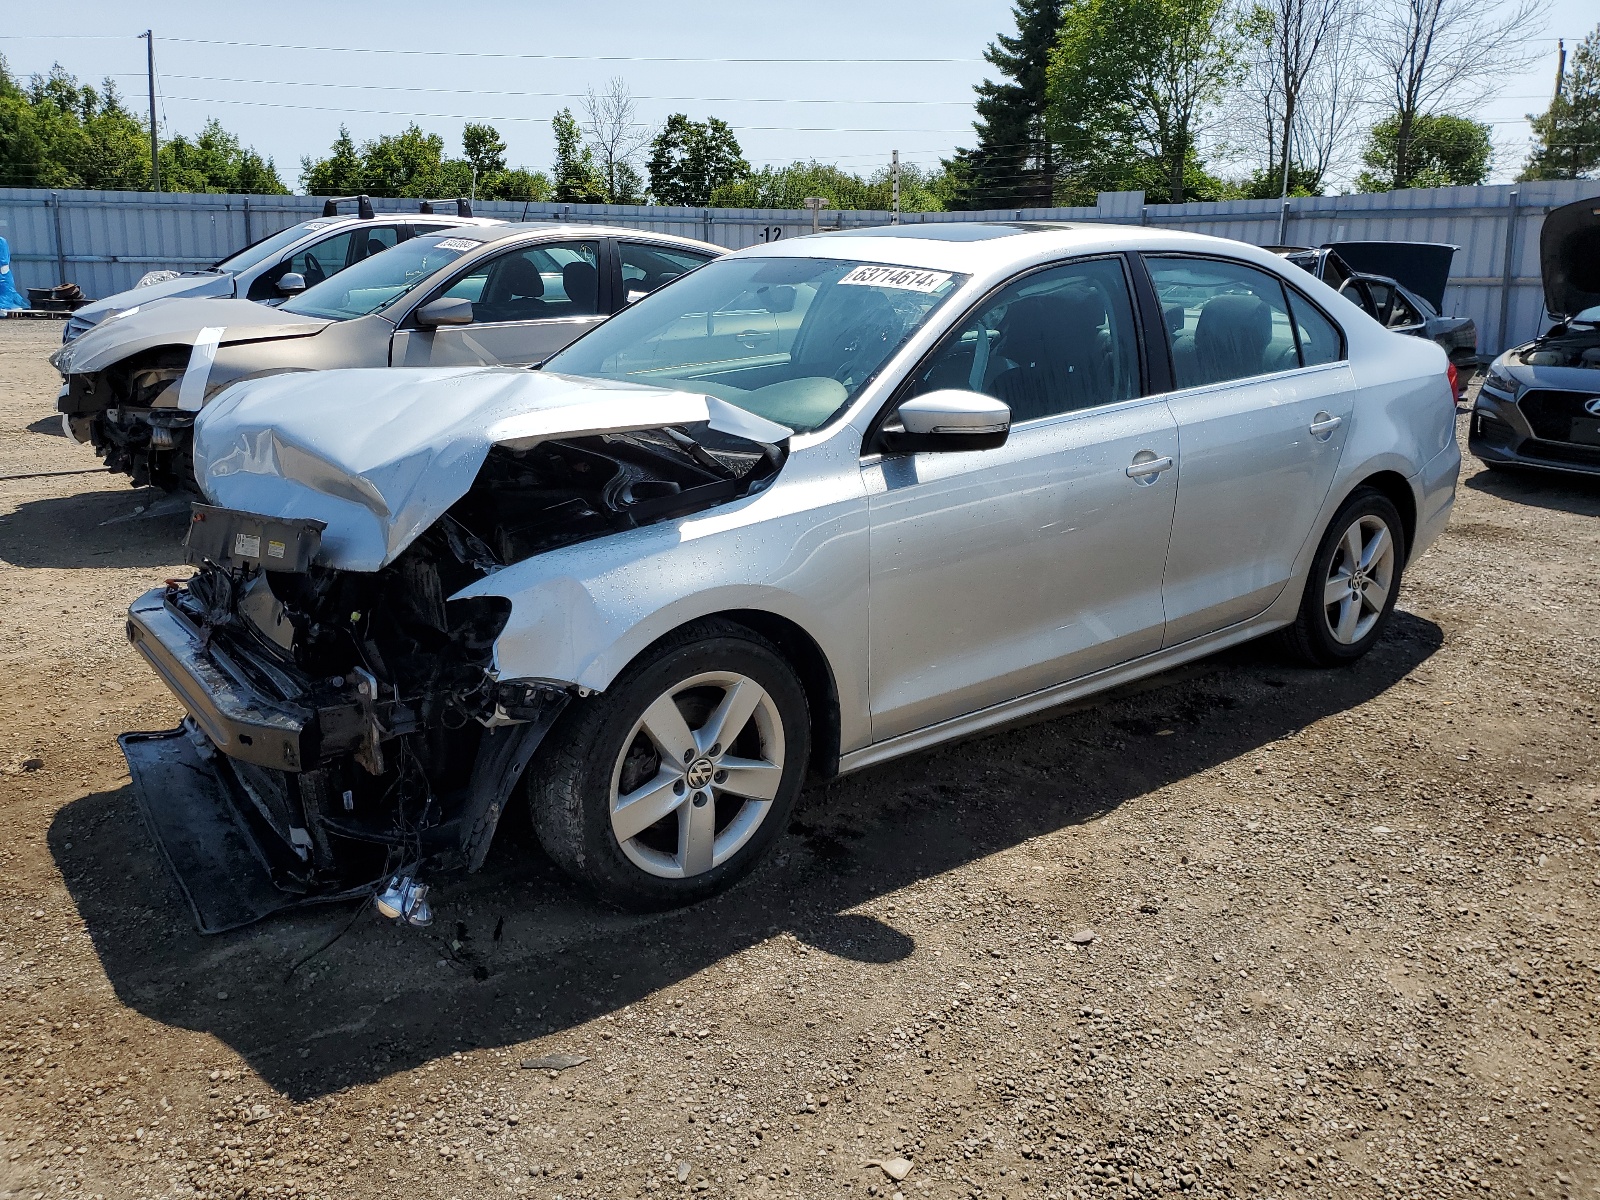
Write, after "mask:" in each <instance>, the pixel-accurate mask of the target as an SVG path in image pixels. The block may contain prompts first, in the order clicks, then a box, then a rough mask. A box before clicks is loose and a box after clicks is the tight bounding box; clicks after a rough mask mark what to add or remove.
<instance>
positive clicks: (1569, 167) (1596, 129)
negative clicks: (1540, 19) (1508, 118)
mask: <svg viewBox="0 0 1600 1200" xmlns="http://www.w3.org/2000/svg"><path fill="white" fill-rule="evenodd" d="M1528 120H1529V121H1530V122H1531V123H1532V125H1533V134H1534V137H1536V138H1537V139H1538V141H1537V142H1536V143H1535V145H1534V148H1533V153H1532V154H1530V155H1529V156H1528V163H1527V165H1526V166H1525V167H1523V168H1522V175H1521V178H1523V179H1590V178H1593V177H1594V175H1595V172H1596V169H1597V168H1600V26H1596V27H1595V29H1594V31H1593V32H1591V33H1590V34H1589V36H1588V37H1586V38H1584V39H1583V44H1582V45H1581V46H1579V47H1578V49H1577V52H1576V53H1575V54H1573V56H1572V63H1571V65H1570V66H1569V67H1568V68H1567V70H1566V72H1565V74H1564V76H1563V78H1562V80H1561V87H1560V91H1559V94H1558V95H1557V96H1556V97H1555V99H1554V100H1552V101H1551V102H1550V107H1549V108H1547V109H1545V110H1544V112H1542V113H1540V114H1539V115H1538V116H1532V115H1530V116H1529V117H1528Z"/></svg>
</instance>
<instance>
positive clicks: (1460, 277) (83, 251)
mask: <svg viewBox="0 0 1600 1200" xmlns="http://www.w3.org/2000/svg"><path fill="white" fill-rule="evenodd" d="M1588 196H1600V181H1595V180H1576V181H1559V182H1549V183H1526V184H1502V185H1497V186H1493V187H1459V188H1434V189H1418V190H1414V191H1404V192H1385V193H1379V194H1373V195H1356V196H1317V197H1310V198H1303V199H1296V200H1292V201H1290V203H1289V209H1288V213H1287V216H1286V217H1284V226H1285V229H1284V234H1283V240H1284V241H1286V242H1289V243H1294V244H1299V245H1311V246H1315V245H1318V244H1320V243H1322V242H1328V241H1342V240H1352V241H1354V240H1363V241H1364V240H1390V239H1392V240H1401V241H1421V242H1449V243H1452V244H1454V245H1456V246H1459V247H1461V250H1460V252H1459V253H1458V254H1457V255H1456V257H1455V262H1454V264H1453V266H1452V268H1451V279H1450V287H1449V289H1448V290H1447V292H1446V293H1445V309H1446V311H1448V312H1454V313H1461V314H1464V315H1468V316H1471V317H1472V318H1473V319H1474V320H1476V321H1477V324H1478V348H1479V350H1480V351H1482V352H1485V353H1493V352H1495V351H1498V350H1500V349H1502V348H1504V347H1505V346H1507V345H1514V344H1516V343H1517V342H1520V341H1524V340H1526V339H1527V338H1530V337H1532V336H1533V335H1534V334H1536V333H1538V332H1539V330H1540V328H1541V325H1542V323H1543V321H1544V300H1543V295H1542V292H1541V289H1540V284H1539V230H1540V227H1541V226H1542V225H1543V223H1544V214H1545V213H1547V212H1548V211H1550V210H1551V209H1552V208H1558V207H1560V206H1561V205H1563V204H1568V203H1571V202H1572V201H1574V200H1580V199H1583V198H1585V197H1588ZM373 207H374V208H375V209H377V210H378V211H379V212H415V211H416V208H417V206H416V201H414V200H374V201H373ZM443 207H444V206H441V208H442V210H443ZM321 211H322V200H321V199H319V198H317V197H315V196H212V195H192V194H182V193H162V194H156V193H151V192H82V191H63V192H51V191H46V190H41V189H33V188H0V235H3V236H4V237H6V238H7V239H8V240H9V241H10V243H11V257H12V262H13V263H14V268H13V269H14V270H15V272H16V275H17V286H18V288H24V287H46V286H49V285H51V284H54V283H58V282H61V281H62V280H71V281H72V282H74V283H76V284H77V285H78V286H79V287H81V288H82V289H83V290H84V292H85V293H86V294H88V295H90V296H96V297H98V296H106V295H110V294H111V293H113V292H117V291H121V290H123V289H124V288H128V287H131V286H132V285H133V283H134V281H135V280H137V279H138V278H139V276H141V275H143V274H144V273H145V272H146V271H152V270H160V269H168V270H191V271H192V270H198V269H201V268H203V267H205V266H207V265H208V264H210V263H213V262H215V261H217V260H218V259H220V258H223V257H225V256H226V255H228V254H229V253H231V252H232V251H234V250H236V249H238V248H239V247H240V246H243V245H245V244H247V243H248V242H251V241H254V240H256V239H257V238H261V237H265V236H266V235H267V234H269V233H273V232H275V231H277V230H279V229H282V228H284V227H285V226H288V225H292V224H294V223H296V222H297V221H304V220H306V219H308V218H310V217H314V216H317V215H319V214H320V213H321ZM475 211H476V212H477V213H478V215H480V216H492V217H502V218H508V219H511V220H518V219H524V220H573V221H583V222H589V223H595V224H606V225H622V226H633V227H636V228H640V229H654V230H659V231H661V232H665V233H676V234H682V235H684V236H686V237H695V238H701V239H703V240H705V241H709V242H715V243H717V244H718V245H722V246H727V247H729V248H730V249H739V248H741V247H744V246H750V245H754V244H755V243H757V242H762V241H772V240H775V239H777V238H780V237H795V236H798V235H800V234H802V233H809V232H810V231H811V228H812V216H811V214H810V213H809V212H804V211H795V210H789V209H698V208H657V207H642V206H630V205H605V204H519V203H512V202H506V201H496V202H488V201H485V202H480V203H479V204H477V205H476V206H475ZM1283 216H1284V215H1283V214H1282V212H1281V209H1280V205H1279V203H1278V202H1277V201H1275V200H1236V201H1229V202H1226V203H1221V204H1151V205H1147V204H1145V203H1144V195H1143V193H1141V192H1107V193H1102V194H1101V196H1100V203H1099V205H1098V207H1096V208H1051V209H1014V210H1013V209H1008V210H1004V211H998V212H952V213H907V214H905V215H904V216H902V218H901V220H902V221H903V222H905V223H907V224H910V223H914V222H919V221H928V222H933V221H979V220H986V219H987V220H994V219H1004V220H1014V219H1017V218H1022V219H1031V220H1057V221H1061V220H1071V221H1122V222H1126V223H1130V224H1144V225H1157V226H1162V227H1167V228H1176V229H1187V230H1191V231H1193V232H1196V233H1208V234H1212V235H1215V236H1217V237H1228V238H1236V239H1238V240H1240V241H1244V242H1253V243H1255V244H1257V245H1271V244H1273V243H1275V242H1277V241H1278V240H1279V236H1278V226H1279V221H1280V217H1283ZM888 220H889V214H888V213H885V212H864V211H854V210H843V211H838V212H835V211H831V210H829V211H824V212H823V213H822V214H821V222H820V225H821V228H824V229H836V228H840V227H843V228H858V227H862V226H869V225H882V224H885V223H887V222H888Z"/></svg>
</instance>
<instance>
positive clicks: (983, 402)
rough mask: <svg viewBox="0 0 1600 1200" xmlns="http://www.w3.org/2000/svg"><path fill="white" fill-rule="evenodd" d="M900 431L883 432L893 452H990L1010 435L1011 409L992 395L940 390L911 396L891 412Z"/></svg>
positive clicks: (1003, 442)
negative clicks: (894, 411)
mask: <svg viewBox="0 0 1600 1200" xmlns="http://www.w3.org/2000/svg"><path fill="white" fill-rule="evenodd" d="M895 417H896V418H897V419H898V420H899V423H900V426H901V428H899V429H894V428H888V429H885V430H884V431H883V446H884V449H886V450H888V451H890V452H893V453H910V454H917V453H925V452H929V451H938V450H993V449H994V448H995V447H997V446H1003V445H1005V443H1006V438H1007V437H1009V436H1010V434H1011V407H1010V405H1008V404H1005V403H1004V402H1003V401H1000V400H996V399H995V398H994V397H993V396H985V395H983V394H982V393H981V392H968V391H963V390H961V389H959V388H944V389H941V390H940V391H937V392H927V393H925V394H923V395H921V396H913V397H912V398H911V399H909V400H907V401H906V402H905V403H904V404H902V405H901V406H900V407H899V409H898V410H897V411H896V413H895Z"/></svg>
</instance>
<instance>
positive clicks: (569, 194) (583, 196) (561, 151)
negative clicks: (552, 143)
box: [550, 108, 606, 204]
mask: <svg viewBox="0 0 1600 1200" xmlns="http://www.w3.org/2000/svg"><path fill="white" fill-rule="evenodd" d="M550 126H551V128H552V129H553V130H554V132H555V136H556V161H555V165H554V167H553V168H552V169H551V172H550V173H551V175H552V177H553V178H552V180H551V185H552V199H554V200H557V201H560V202H561V203H563V204H604V203H605V200H606V185H605V180H604V179H602V178H601V177H600V171H599V169H598V168H596V166H595V165H594V153H593V152H592V151H591V150H590V149H589V148H588V147H587V146H585V145H584V144H583V131H582V130H580V129H579V128H578V122H577V119H576V118H575V117H573V115H572V110H571V109H570V108H563V109H562V110H561V111H560V112H558V113H557V114H556V115H555V117H554V118H553V119H552V120H551V122H550Z"/></svg>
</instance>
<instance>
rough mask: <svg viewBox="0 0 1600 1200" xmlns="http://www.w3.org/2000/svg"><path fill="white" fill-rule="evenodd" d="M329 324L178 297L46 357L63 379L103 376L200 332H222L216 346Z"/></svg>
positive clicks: (260, 307) (247, 305)
mask: <svg viewBox="0 0 1600 1200" xmlns="http://www.w3.org/2000/svg"><path fill="white" fill-rule="evenodd" d="M332 323H333V322H331V321H328V320H325V319H322V318H318V317H302V316H298V315H296V314H294V313H286V312H283V311H282V310H280V309H276V308H269V307H267V306H266V305H264V304H256V303H254V302H253V301H250V300H213V299H205V298H201V299H187V298H177V299H170V300H155V301H151V302H150V303H148V304H136V305H134V306H133V307H132V308H128V309H124V310H123V311H122V312H121V313H116V314H112V315H110V316H107V317H106V318H104V319H103V320H101V321H100V322H99V323H98V324H96V325H95V327H94V328H93V329H90V330H89V331H88V332H86V333H85V334H83V336H82V337H80V338H78V339H77V340H76V341H73V342H70V343H68V344H67V345H65V346H63V347H61V349H59V350H57V351H56V352H55V353H54V354H53V355H51V356H50V363H51V365H52V366H54V367H55V368H56V370H58V371H60V372H61V373H62V374H63V375H77V374H83V373H85V372H89V371H103V370H105V368H107V367H109V366H111V365H112V364H113V363H117V362H121V361H122V360H123V359H125V358H127V357H128V356H129V355H130V354H137V353H139V352H140V351H141V350H149V349H151V348H153V347H156V346H192V345H194V344H195V341H196V340H197V339H198V338H199V337H200V332H201V330H204V329H221V330H222V338H221V341H220V344H221V345H224V346H226V345H230V344H232V343H235V342H259V341H265V340H267V339H269V338H286V337H308V336H310V335H311V334H313V333H319V332H321V331H322V330H324V329H326V328H327V327H328V326H329V325H331V324H332Z"/></svg>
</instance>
